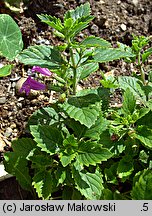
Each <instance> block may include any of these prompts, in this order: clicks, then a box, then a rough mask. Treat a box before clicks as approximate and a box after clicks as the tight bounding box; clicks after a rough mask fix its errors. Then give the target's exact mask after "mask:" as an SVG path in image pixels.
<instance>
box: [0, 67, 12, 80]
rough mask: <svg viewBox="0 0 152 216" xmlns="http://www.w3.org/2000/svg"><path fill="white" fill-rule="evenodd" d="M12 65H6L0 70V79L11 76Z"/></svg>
mask: <svg viewBox="0 0 152 216" xmlns="http://www.w3.org/2000/svg"><path fill="white" fill-rule="evenodd" d="M11 69H12V65H5V66H3V67H2V68H0V77H4V76H8V75H10V74H11Z"/></svg>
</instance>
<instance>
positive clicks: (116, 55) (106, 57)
mask: <svg viewBox="0 0 152 216" xmlns="http://www.w3.org/2000/svg"><path fill="white" fill-rule="evenodd" d="M132 56H133V54H131V53H129V52H127V51H122V50H121V49H118V48H107V49H103V48H96V50H95V54H94V56H93V58H94V60H95V62H100V63H102V62H109V61H113V60H117V59H121V58H124V57H132Z"/></svg>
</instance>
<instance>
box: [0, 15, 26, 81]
mask: <svg viewBox="0 0 152 216" xmlns="http://www.w3.org/2000/svg"><path fill="white" fill-rule="evenodd" d="M22 49H23V41H22V35H21V31H20V29H19V27H18V25H17V24H16V22H15V21H14V20H13V19H12V17H11V16H9V15H7V14H0V56H4V57H6V58H7V59H8V60H10V61H12V60H14V59H15V57H16V56H17V54H18V53H19V52H20V51H21V50H22ZM11 68H12V65H6V66H4V67H2V68H0V77H3V76H7V75H9V74H10V73H11Z"/></svg>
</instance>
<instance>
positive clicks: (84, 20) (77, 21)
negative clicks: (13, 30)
mask: <svg viewBox="0 0 152 216" xmlns="http://www.w3.org/2000/svg"><path fill="white" fill-rule="evenodd" d="M90 12H91V10H90V4H89V3H86V4H84V5H80V6H79V7H77V8H76V9H75V10H69V11H67V12H66V13H65V15H64V25H65V24H66V22H67V21H69V19H72V20H73V25H71V28H70V29H68V30H67V27H66V26H65V28H64V30H63V31H62V32H63V33H64V34H65V37H66V38H67V39H68V38H73V37H74V36H76V35H77V34H78V33H79V32H80V31H82V30H83V29H84V28H86V27H87V26H88V23H89V22H90V21H91V20H92V19H93V18H94V17H93V16H91V15H90Z"/></svg>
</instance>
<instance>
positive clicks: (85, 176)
mask: <svg viewBox="0 0 152 216" xmlns="http://www.w3.org/2000/svg"><path fill="white" fill-rule="evenodd" d="M72 174H73V178H74V181H75V183H76V188H77V189H78V190H79V191H80V192H81V194H82V195H84V196H85V197H86V198H87V199H89V200H98V199H99V198H100V197H101V194H102V190H103V185H102V183H103V180H102V174H101V173H99V172H98V171H97V170H96V172H95V173H89V172H81V171H79V170H77V169H76V168H75V167H73V169H72Z"/></svg>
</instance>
